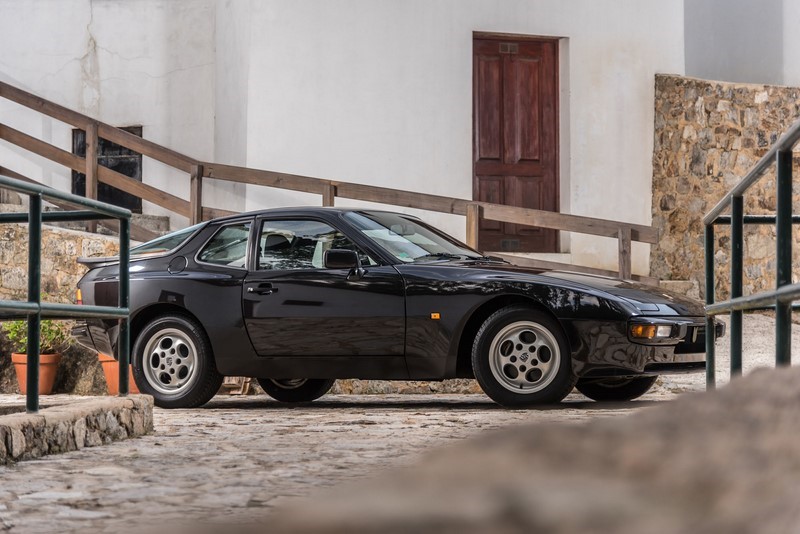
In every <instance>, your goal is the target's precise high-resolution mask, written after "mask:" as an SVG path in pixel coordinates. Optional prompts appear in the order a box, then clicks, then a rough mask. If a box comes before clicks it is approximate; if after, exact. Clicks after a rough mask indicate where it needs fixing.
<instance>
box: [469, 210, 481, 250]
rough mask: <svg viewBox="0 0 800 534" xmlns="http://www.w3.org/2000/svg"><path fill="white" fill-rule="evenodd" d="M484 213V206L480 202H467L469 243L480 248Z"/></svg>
mask: <svg viewBox="0 0 800 534" xmlns="http://www.w3.org/2000/svg"><path fill="white" fill-rule="evenodd" d="M482 215H483V207H482V206H481V205H480V204H475V203H474V202H470V203H469V204H467V245H469V246H470V247H472V248H474V249H475V250H480V249H479V248H478V245H479V243H478V235H479V229H480V228H479V225H480V220H481V216H482Z"/></svg>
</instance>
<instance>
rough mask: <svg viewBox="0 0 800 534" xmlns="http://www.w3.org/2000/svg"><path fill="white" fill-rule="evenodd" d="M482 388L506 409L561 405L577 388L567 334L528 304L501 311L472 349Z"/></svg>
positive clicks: (488, 322) (487, 324)
mask: <svg viewBox="0 0 800 534" xmlns="http://www.w3.org/2000/svg"><path fill="white" fill-rule="evenodd" d="M472 369H473V372H474V373H475V378H476V379H477V380H478V383H479V384H480V386H481V388H482V389H483V391H484V392H486V394H487V395H489V397H491V398H492V399H493V400H495V401H496V402H498V403H499V404H502V405H504V406H526V405H533V404H548V403H556V402H560V401H561V400H563V399H564V397H566V396H567V395H568V394H569V392H570V391H571V390H572V387H573V386H574V385H575V376H574V374H573V372H572V359H571V358H570V354H569V349H568V344H567V340H566V337H565V336H564V332H563V331H562V330H561V327H560V326H559V324H558V323H557V322H556V320H555V319H553V318H552V317H551V316H549V315H547V314H546V313H544V312H542V311H539V310H535V309H533V308H529V307H527V306H519V305H515V306H508V307H506V308H502V309H500V310H498V311H496V312H495V313H493V314H492V315H491V316H489V318H488V319H486V321H485V322H484V323H483V325H482V326H481V328H480V330H478V334H477V336H476V337H475V343H474V344H473V347H472Z"/></svg>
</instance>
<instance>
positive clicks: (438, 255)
mask: <svg viewBox="0 0 800 534" xmlns="http://www.w3.org/2000/svg"><path fill="white" fill-rule="evenodd" d="M427 259H435V260H477V259H480V258H479V257H477V256H469V255H467V254H452V253H450V252H432V253H430V254H425V255H424V256H418V257H416V258H414V261H417V260H427Z"/></svg>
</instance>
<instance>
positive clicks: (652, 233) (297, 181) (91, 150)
mask: <svg viewBox="0 0 800 534" xmlns="http://www.w3.org/2000/svg"><path fill="white" fill-rule="evenodd" d="M0 97H2V98H5V99H7V100H10V101H12V102H16V103H17V104H20V105H22V106H25V107H27V108H29V109H32V110H35V111H38V112H40V113H42V114H44V115H47V116H49V117H52V118H54V119H56V120H59V121H61V122H65V123H67V124H70V125H72V126H74V127H75V128H80V129H82V130H84V131H85V132H86V158H83V157H80V156H77V155H75V154H72V153H70V152H67V151H65V150H62V149H60V148H58V147H56V146H53V145H51V144H49V143H46V142H44V141H41V140H39V139H37V138H35V137H32V136H30V135H28V134H25V133H23V132H20V131H18V130H15V129H14V128H11V127H9V126H7V125H4V124H2V123H0V139H2V140H4V141H7V142H9V143H11V144H14V145H16V146H18V147H21V148H23V149H25V150H27V151H29V152H32V153H34V154H37V155H39V156H42V157H44V158H46V159H48V160H50V161H53V162H56V163H59V164H61V165H64V166H65V167H67V168H69V169H72V170H74V171H77V172H80V173H84V174H85V175H86V196H87V197H89V198H92V199H96V197H97V184H98V183H105V184H108V185H110V186H113V187H116V188H117V189H120V190H122V191H125V192H126V193H130V194H132V195H135V196H137V197H140V198H142V199H143V200H146V201H148V202H151V203H153V204H156V205H158V206H161V207H162V208H165V209H167V210H169V211H171V212H173V213H177V214H179V215H182V216H184V217H186V218H187V219H189V221H190V223H192V224H194V223H197V222H200V221H202V220H207V219H211V218H214V217H219V216H223V215H230V214H233V213H234V212H232V211H228V210H223V209H217V208H211V207H208V206H203V181H204V179H206V178H210V179H214V180H224V181H228V182H236V183H242V184H252V185H259V186H265V187H275V188H280V189H288V190H292V191H301V192H304V193H315V194H318V195H320V196H321V197H322V198H321V202H322V205H323V206H333V205H334V203H335V199H336V198H337V197H339V198H347V199H352V200H360V201H367V202H377V203H381V204H387V205H392V206H402V207H406V208H416V209H421V210H427V211H434V212H440V213H451V214H455V215H462V216H465V217H466V227H467V244H469V245H470V246H472V247H474V248H479V246H480V244H479V243H478V228H479V226H478V225H479V221H480V219H481V218H483V219H489V220H494V221H501V222H509V223H516V224H523V225H527V226H536V227H540V228H548V229H552V230H560V231H567V232H576V233H582V234H590V235H596V236H603V237H612V238H616V239H617V240H618V243H619V254H618V257H619V258H618V259H619V262H618V270H616V271H612V270H606V269H598V268H594V267H586V266H580V265H573V264H564V263H557V262H551V261H544V260H538V259H533V258H524V257H519V256H511V255H501V256H503V257H505V258H506V259H509V260H512V261H513V262H514V263H516V264H518V265H525V266H530V267H534V268H541V269H566V270H572V271H577V272H585V273H590V274H601V275H607V276H618V277H620V278H624V279H636V280H640V281H644V282H647V283H656V282H657V280H656V279H654V278H651V277H649V276H643V275H633V274H632V272H631V242H632V241H639V242H643V243H650V244H654V243H657V242H658V232H657V231H656V229H655V228H652V227H650V226H646V225H640V224H632V223H625V222H619V221H610V220H605V219H596V218H592V217H583V216H578V215H569V214H564V213H555V212H550V211H542V210H535V209H526V208H516V207H511V206H505V205H500V204H491V203H487V202H477V201H471V200H465V199H457V198H450V197H443V196H438V195H429V194H426V193H416V192H412V191H403V190H399V189H391V188H386V187H376V186H371V185H364V184H355V183H349V182H339V181H333V180H324V179H320V178H312V177H309V176H299V175H295V174H286V173H280V172H273V171H266V170H260V169H251V168H247V167H237V166H233V165H222V164H218V163H210V162H204V161H200V160H197V159H195V158H191V157H189V156H186V155H184V154H180V153H178V152H175V151H173V150H170V149H168V148H165V147H163V146H161V145H158V144H156V143H153V142H152V141H148V140H147V139H142V138H141V137H138V136H135V135H133V134H131V133H129V132H126V131H124V130H121V129H119V128H116V127H114V126H111V125H108V124H105V123H103V122H100V121H98V120H95V119H93V118H91V117H89V116H87V115H83V114H81V113H78V112H76V111H73V110H71V109H68V108H66V107H64V106H61V105H59V104H56V103H54V102H50V101H48V100H45V99H43V98H41V97H38V96H36V95H34V94H31V93H29V92H27V91H23V90H21V89H19V88H17V87H14V86H12V85H9V84H7V83H3V82H0ZM99 138H102V139H106V140H108V141H111V142H112V143H116V144H118V145H121V146H124V147H126V148H128V149H130V150H133V151H135V152H138V153H140V154H142V155H143V156H146V157H149V158H152V159H154V160H156V161H159V162H161V163H163V164H165V165H167V166H169V167H172V168H174V169H178V170H180V171H183V172H185V173H187V174H188V175H189V200H185V199H183V198H180V197H178V196H175V195H172V194H170V193H167V192H165V191H162V190H161V189H158V188H157V187H153V186H151V185H148V184H144V183H142V182H139V181H137V180H134V179H133V178H129V177H128V176H125V175H123V174H120V173H118V172H116V171H113V170H111V169H109V168H107V167H104V166H102V165H98V164H97V157H96V155H97V146H98V139H99ZM87 162H88V163H87ZM3 171H4V172H3ZM9 173H10V174H9ZM0 174H5V175H6V176H12V177H15V178H22V179H26V180H28V181H34V180H32V179H30V178H26V177H24V176H21V175H20V174H19V173H15V172H13V171H10V170H9V169H3V168H2V167H0ZM148 233H149V232H148V231H146V230H144V229H142V228H138V227H134V226H132V237H133V238H134V239H146V238H148V236H147V234H148Z"/></svg>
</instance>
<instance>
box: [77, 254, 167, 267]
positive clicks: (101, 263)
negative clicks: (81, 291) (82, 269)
mask: <svg viewBox="0 0 800 534" xmlns="http://www.w3.org/2000/svg"><path fill="white" fill-rule="evenodd" d="M157 256H163V254H157V255H156V254H133V255H131V261H136V260H146V259H149V258H153V257H157ZM77 262H78V263H80V264H81V265H86V266H87V267H89V268H90V269H94V268H95V267H107V266H108V265H116V264H117V263H119V256H92V257H86V256H81V257H80V258H78V259H77Z"/></svg>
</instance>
